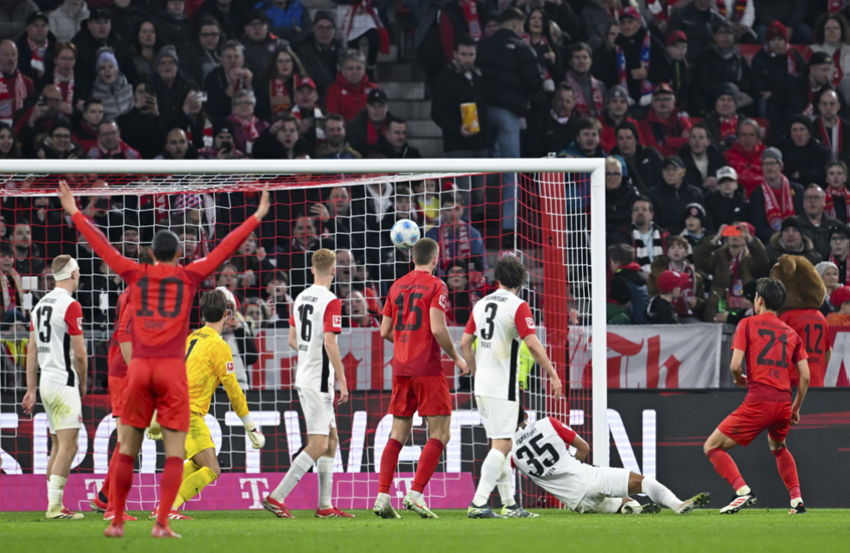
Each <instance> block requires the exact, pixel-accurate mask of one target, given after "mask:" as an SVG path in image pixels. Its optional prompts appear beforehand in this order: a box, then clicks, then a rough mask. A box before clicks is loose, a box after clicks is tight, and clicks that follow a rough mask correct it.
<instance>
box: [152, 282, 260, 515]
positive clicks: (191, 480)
mask: <svg viewBox="0 0 850 553" xmlns="http://www.w3.org/2000/svg"><path fill="white" fill-rule="evenodd" d="M201 315H202V316H203V318H204V321H205V323H206V324H205V325H204V327H203V328H201V329H200V330H196V331H195V332H193V333H192V334H190V335H189V337H188V338H187V339H186V376H187V379H188V381H189V409H190V411H191V418H190V422H189V433H188V434H187V435H186V459H187V460H186V463H185V464H184V465H183V483H182V484H181V486H180V490H179V491H178V492H177V499H175V501H174V507H173V509H172V511H171V513H169V516H168V518H169V519H172V520H180V519H188V518H189V517H187V516H185V515H182V514H180V513H178V512H177V509H178V508H179V507H180V506H181V505H183V503H185V502H186V501H188V500H190V499H191V498H193V497H195V496H196V495H198V493H200V491H201V490H203V489H204V487H205V486H206V485H207V484H209V483H211V482H213V481H214V480H215V479H216V478H218V475H219V474H221V467H220V466H219V464H218V458H217V457H216V454H215V445H214V444H213V441H212V438H211V436H210V429H209V427H208V426H207V423H206V422H205V421H204V415H206V414H207V412H208V411H209V410H210V401H211V400H212V396H213V394H214V393H215V390H216V388H218V385H219V384H222V385H223V386H224V390H225V391H226V392H227V397H228V398H230V404H231V405H232V406H233V410H234V411H235V412H236V414H237V415H238V416H239V418H240V419H242V424H243V425H244V426H245V431H246V432H247V433H248V438H249V439H250V440H251V445H252V446H253V447H254V449H260V448H262V447H263V446H264V445H265V443H266V439H265V437H264V436H263V435H262V434H261V433H260V431H259V429H258V428H257V427H256V426H255V425H254V422H253V421H252V420H251V415H250V414H249V413H248V403H247V402H246V401H245V394H244V393H242V389H241V388H240V387H239V384H238V383H237V382H236V375H235V374H234V371H233V353H232V352H231V349H230V346H228V345H227V343H226V342H225V341H224V340H223V339H222V337H221V329H222V327H223V326H224V324H225V322H227V319H228V317H229V316H231V313H230V312H229V310H228V305H227V296H225V294H224V293H223V292H222V291H220V290H212V291H211V292H207V293H205V294H204V295H203V296H202V297H201Z"/></svg>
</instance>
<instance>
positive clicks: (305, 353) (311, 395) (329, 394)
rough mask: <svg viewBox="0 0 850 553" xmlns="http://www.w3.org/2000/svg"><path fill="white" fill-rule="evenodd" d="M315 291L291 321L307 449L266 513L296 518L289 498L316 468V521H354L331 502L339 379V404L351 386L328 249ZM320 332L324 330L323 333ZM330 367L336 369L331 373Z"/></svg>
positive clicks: (302, 297)
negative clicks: (342, 351)
mask: <svg viewBox="0 0 850 553" xmlns="http://www.w3.org/2000/svg"><path fill="white" fill-rule="evenodd" d="M312 271H313V279H314V280H313V285H312V286H310V287H309V288H307V289H306V290H304V291H303V292H301V293H300V294H299V295H298V297H297V298H296V299H295V305H294V306H293V309H292V316H291V317H290V319H289V346H290V347H291V348H292V349H294V350H296V351H297V352H298V368H297V369H296V371H295V388H296V389H297V390H298V399H299V400H300V401H301V409H302V410H303V411H304V421H305V422H306V423H307V447H305V448H304V449H303V450H302V451H301V453H299V454H298V456H297V457H295V459H294V460H293V461H292V466H291V467H290V468H289V470H288V471H287V472H286V476H284V477H283V480H281V482H280V483H279V484H278V485H277V487H276V488H275V489H274V491H273V492H272V493H271V494H270V495H269V496H268V497H266V498H265V499H264V500H263V507H265V509H266V510H267V511H270V512H271V513H274V514H275V515H276V516H278V517H280V518H294V517H293V516H292V513H290V512H289V509H287V507H286V504H285V503H284V502H285V501H286V496H288V495H289V492H291V491H292V490H293V488H295V485H296V484H298V482H299V481H301V477H302V476H304V474H306V473H307V472H308V471H309V470H310V468H312V466H313V465H314V464H315V465H316V468H317V472H318V476H319V505H318V506H317V507H316V516H317V517H319V518H325V517H349V518H353V517H354V515H351V514H348V513H346V512H344V511H340V510H339V509H337V508H336V507H334V506H333V503H332V502H331V492H332V491H333V471H334V459H335V458H336V448H337V443H339V438H338V437H337V433H336V416H335V413H334V374H336V379H337V381H338V382H339V404H340V405H342V404H343V403H345V402H347V401H348V385H347V383H346V381H345V372H344V371H343V369H342V361H341V360H340V355H339V345H337V342H336V336H337V334H339V333H340V332H342V309H341V305H340V301H339V299H338V298H337V297H336V295H335V294H334V293H333V292H331V290H330V288H331V283H333V279H334V274H336V254H335V253H334V252H332V251H330V250H328V249H324V248H323V249H321V250H318V251H317V252H316V253H314V254H313V267H312ZM320 329H321V330H320ZM328 364H330V365H331V366H332V367H333V369H334V370H333V372H331V371H330V370H329V367H328Z"/></svg>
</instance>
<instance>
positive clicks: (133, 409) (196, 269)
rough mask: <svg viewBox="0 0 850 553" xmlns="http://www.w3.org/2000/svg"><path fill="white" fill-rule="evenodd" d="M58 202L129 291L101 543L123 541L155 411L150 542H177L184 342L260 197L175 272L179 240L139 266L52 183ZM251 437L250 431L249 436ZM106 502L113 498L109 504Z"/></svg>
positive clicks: (161, 238) (160, 238)
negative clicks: (127, 345)
mask: <svg viewBox="0 0 850 553" xmlns="http://www.w3.org/2000/svg"><path fill="white" fill-rule="evenodd" d="M59 199H60V200H61V201H62V207H63V208H64V209H65V211H66V212H67V213H68V215H70V216H71V220H72V221H73V222H74V225H76V227H77V230H79V231H80V233H82V235H83V236H84V237H85V239H86V241H88V243H89V244H91V246H92V248H93V249H94V251H95V252H96V253H97V255H98V256H100V258H101V259H103V261H105V262H106V264H107V265H109V267H110V268H111V269H112V270H113V271H115V272H116V273H117V274H118V275H119V276H121V278H123V279H124V282H126V283H127V284H128V285H129V286H130V301H131V304H132V305H133V308H134V309H136V312H135V313H134V314H133V333H132V334H133V356H132V359H131V361H130V367H129V370H128V373H127V382H126V391H125V397H126V398H127V404H126V405H125V408H124V414H123V417H122V419H123V420H122V421H121V422H122V424H123V425H124V426H125V429H126V432H125V433H124V435H123V436H122V442H121V449H120V456H119V457H118V460H117V461H116V469H115V473H114V475H113V477H114V481H113V484H112V485H113V486H114V489H113V490H112V495H113V498H114V500H115V518H114V519H113V520H112V524H111V525H110V526H109V528H107V529H106V532H105V535H106V536H107V537H122V536H123V535H124V508H125V505H126V502H127V495H128V494H129V492H130V488H131V487H132V485H133V464H134V462H135V458H136V455H137V454H138V453H139V449H140V448H141V445H142V439H143V438H144V432H145V428H147V426H148V424H150V422H151V418H152V417H153V413H154V410H156V411H157V419H158V422H159V424H160V425H161V426H162V435H163V441H164V444H165V468H164V470H163V473H162V480H161V483H160V486H161V494H160V496H159V497H160V504H159V507H158V515H157V521H156V524H155V525H154V527H153V530H152V532H151V534H152V535H153V536H154V537H179V536H178V535H177V534H175V533H174V532H173V531H172V530H171V529H170V528H169V527H168V515H169V513H170V512H171V506H172V504H173V503H174V500H175V498H176V497H177V491H178V489H179V488H180V483H181V480H182V476H183V457H184V455H185V447H184V446H185V442H186V433H187V432H188V430H189V392H188V383H187V379H186V367H185V356H186V342H185V339H186V336H188V334H189V310H190V308H191V306H192V300H193V299H194V297H195V292H196V291H197V289H198V286H199V285H200V284H201V282H203V281H204V280H205V279H206V278H207V277H208V276H209V275H210V274H211V273H212V272H213V271H215V269H216V268H217V267H219V266H220V265H221V264H222V263H223V262H224V261H225V260H226V259H227V258H228V257H229V256H230V255H231V254H232V253H233V252H235V251H236V249H237V248H238V247H239V246H240V245H241V244H242V242H244V241H245V239H246V238H247V237H248V235H249V234H251V232H252V231H253V230H254V229H255V228H257V225H259V223H260V221H261V220H262V219H263V217H265V216H266V213H268V210H269V194H268V191H266V190H264V191H263V194H262V197H261V199H260V205H259V206H258V207H257V211H256V212H255V213H254V216H253V217H248V219H247V220H246V221H245V222H244V223H242V224H241V225H240V226H239V227H238V228H237V229H236V230H234V231H233V232H231V233H230V234H229V235H228V236H227V237H225V238H224V240H222V242H221V244H219V246H218V247H217V248H215V249H214V250H213V251H212V252H211V253H210V254H209V255H208V256H207V257H205V258H202V259H199V260H197V261H194V262H192V263H190V264H188V265H186V266H183V265H180V264H178V262H177V261H178V259H179V257H180V253H181V247H180V240H179V238H178V237H177V235H176V234H174V233H173V232H170V231H159V232H157V233H156V236H154V239H153V257H154V261H155V264H154V265H140V264H139V263H137V262H135V261H133V260H130V259H127V258H126V257H124V256H122V255H121V254H120V253H118V250H116V249H115V248H114V247H113V246H112V245H111V244H110V243H109V240H108V239H107V238H106V237H105V236H104V235H103V233H101V232H100V230H98V228H97V227H96V226H95V225H94V224H93V223H92V221H90V220H89V219H87V218H86V216H85V215H83V213H82V212H80V211H79V210H78V209H77V205H76V201H75V200H74V196H73V195H72V194H71V190H70V188H69V187H68V183H67V182H65V181H59ZM249 431H250V430H249ZM111 499H112V498H111Z"/></svg>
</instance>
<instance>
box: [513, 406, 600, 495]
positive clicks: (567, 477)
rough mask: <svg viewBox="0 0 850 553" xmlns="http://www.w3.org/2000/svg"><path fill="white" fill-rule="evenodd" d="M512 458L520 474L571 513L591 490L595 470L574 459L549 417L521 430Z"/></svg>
mask: <svg viewBox="0 0 850 553" xmlns="http://www.w3.org/2000/svg"><path fill="white" fill-rule="evenodd" d="M563 428H567V427H563ZM567 430H568V431H569V429H568V428H567ZM511 456H512V459H513V462H514V466H516V468H517V469H518V470H519V471H520V472H522V473H523V474H525V475H526V476H528V477H529V478H531V480H532V481H533V482H534V483H535V484H537V485H538V486H540V487H541V488H543V489H544V490H546V491H547V492H549V493H550V494H552V495H554V496H555V497H556V498H558V500H559V501H561V503H563V504H564V505H566V506H567V507H568V508H569V509H571V510H575V509H576V507H577V506H578V504H579V503H580V502H581V500H582V499H583V498H584V496H585V494H586V493H587V490H588V488H589V487H590V483H591V476H592V475H591V474H590V472H591V471H590V470H589V469H592V467H591V466H590V465H585V464H583V463H581V462H580V461H578V460H577V459H576V458H575V457H573V455H572V454H571V453H570V450H569V448H568V446H567V444H566V443H565V442H564V440H563V438H561V436H560V435H559V434H558V431H557V430H556V429H555V427H554V425H553V424H552V422H551V420H550V419H548V418H545V419H542V420H539V421H536V422H534V423H532V424H528V425H526V427H525V428H520V429H519V430H517V433H516V434H514V448H513V451H512V452H511Z"/></svg>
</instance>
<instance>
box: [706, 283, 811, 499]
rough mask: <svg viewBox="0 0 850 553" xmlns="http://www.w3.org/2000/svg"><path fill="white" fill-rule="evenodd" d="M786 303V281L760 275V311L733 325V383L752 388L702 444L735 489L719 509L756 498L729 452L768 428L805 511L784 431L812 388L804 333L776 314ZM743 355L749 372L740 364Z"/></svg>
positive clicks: (783, 470)
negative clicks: (794, 393)
mask: <svg viewBox="0 0 850 553" xmlns="http://www.w3.org/2000/svg"><path fill="white" fill-rule="evenodd" d="M784 303H785V286H784V285H783V284H782V283H781V282H779V281H778V280H774V279H770V278H762V279H760V280H759V281H758V284H757V285H756V297H755V300H754V301H753V304H754V306H755V307H754V309H755V313H756V314H755V316H753V317H749V318H746V319H744V320H743V321H741V322H740V324H738V330H736V331H735V338H734V339H733V341H732V350H733V352H734V353H733V354H732V366H731V370H732V376H734V377H735V384H737V385H738V386H739V387H741V388H744V387H747V388H748V391H747V397H746V398H745V399H744V403H743V404H742V405H741V406H740V407H738V408H737V409H736V410H735V412H734V413H732V414H731V415H729V416H728V417H726V418H725V419H724V420H723V422H721V423H720V426H718V427H717V428H716V429H715V430H714V432H713V433H712V434H711V436H709V437H708V440H706V442H705V445H704V446H703V450H704V451H705V454H706V455H707V456H708V459H709V461H711V464H712V465H714V470H716V471H717V473H718V474H719V475H720V476H722V477H723V478H724V479H725V480H726V481H727V482H728V483H729V484H730V485H731V486H732V488H733V489H734V490H735V497H734V498H733V499H732V502H731V503H729V505H727V506H726V507H723V508H722V509H720V514H734V513H737V512H738V511H739V510H741V509H742V508H743V507H747V506H749V505H753V504H755V502H756V495H755V493H753V491H752V489H750V487H749V486H747V484H746V483H745V482H744V479H743V478H742V477H741V473H740V472H739V471H738V467H737V465H735V461H733V460H732V457H730V456H729V454H728V453H726V452H727V451H728V450H730V449H732V448H733V447H737V446H739V445H742V446H744V447H746V446H748V445H750V442H752V441H753V440H754V439H755V438H756V437H757V436H758V435H759V434H761V433H762V431H764V430H767V443H768V445H769V446H770V451H771V452H772V453H773V456H774V457H776V466H777V467H778V469H779V475H780V476H781V477H782V481H783V482H784V483H785V487H787V488H788V492H789V493H790V495H791V514H797V513H805V512H806V507H805V505H803V499H802V497H801V495H800V480H799V478H798V477H797V464H796V463H795V462H794V457H792V456H791V453H790V452H789V451H788V448H787V447H785V437H786V436H787V435H788V430H789V429H790V427H791V425H795V424H797V423H798V422H800V407H801V406H802V405H803V399H804V398H805V397H806V391H807V390H808V388H809V364H808V362H807V361H806V359H807V358H808V355H807V354H806V350H805V348H804V347H803V344H802V342H801V340H800V337H799V336H797V333H796V332H794V330H793V329H792V328H791V327H790V326H788V325H787V324H785V323H783V322H782V321H780V320H779V318H777V316H776V312H777V311H778V310H779V309H780V308H781V307H782V305H783V304H784ZM745 357H746V361H747V375H746V376H744V375H743V374H742V370H741V362H742V361H744V358H745ZM794 365H796V367H797V372H798V373H799V378H800V381H799V385H798V387H797V397H796V398H795V399H794V403H793V404H792V403H791V369H792V367H793V366H794Z"/></svg>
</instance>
